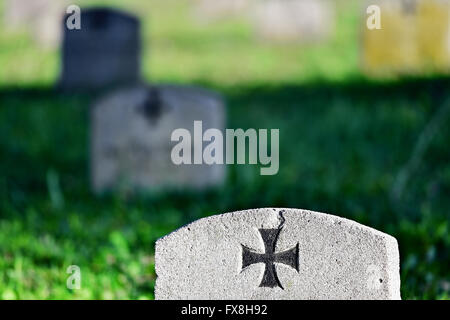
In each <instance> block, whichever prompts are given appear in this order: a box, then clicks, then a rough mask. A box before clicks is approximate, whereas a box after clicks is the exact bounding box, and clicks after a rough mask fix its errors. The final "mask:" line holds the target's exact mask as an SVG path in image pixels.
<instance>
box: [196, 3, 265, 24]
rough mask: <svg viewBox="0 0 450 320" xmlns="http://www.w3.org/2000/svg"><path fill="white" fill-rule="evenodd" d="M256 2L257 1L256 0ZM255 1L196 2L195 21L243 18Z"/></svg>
mask: <svg viewBox="0 0 450 320" xmlns="http://www.w3.org/2000/svg"><path fill="white" fill-rule="evenodd" d="M256 1H258V0H256ZM254 2H255V0H197V1H195V3H194V6H193V9H194V14H195V18H196V20H197V21H205V22H211V21H218V20H221V19H229V18H236V17H239V16H245V15H247V13H248V12H249V11H251V9H252V8H253V4H254Z"/></svg>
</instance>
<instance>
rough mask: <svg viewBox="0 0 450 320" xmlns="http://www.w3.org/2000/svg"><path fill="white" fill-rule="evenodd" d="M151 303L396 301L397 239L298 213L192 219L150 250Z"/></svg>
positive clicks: (280, 211)
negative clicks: (153, 283) (153, 280)
mask: <svg viewBox="0 0 450 320" xmlns="http://www.w3.org/2000/svg"><path fill="white" fill-rule="evenodd" d="M155 268H156V274H157V279H156V286H155V298H156V299H252V300H253V299H261V300H271V299H400V275H399V252H398V245H397V241H396V239H395V238H393V237H391V236H389V235H387V234H385V233H382V232H379V231H377V230H375V229H372V228H369V227H366V226H363V225H361V224H358V223H356V222H354V221H350V220H347V219H343V218H340V217H337V216H333V215H328V214H323V213H318V212H311V211H307V210H299V209H274V208H264V209H254V210H245V211H239V212H231V213H225V214H222V215H216V216H211V217H207V218H203V219H200V220H197V221H195V222H193V223H191V224H188V225H186V226H184V227H182V228H180V229H178V230H176V231H174V232H172V233H171V234H169V235H167V236H165V237H163V238H161V239H159V240H158V241H157V242H156V246H155Z"/></svg>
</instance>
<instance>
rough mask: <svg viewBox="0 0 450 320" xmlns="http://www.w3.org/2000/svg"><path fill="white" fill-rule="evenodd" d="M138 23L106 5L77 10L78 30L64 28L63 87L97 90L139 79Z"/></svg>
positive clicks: (126, 14) (129, 16)
mask: <svg viewBox="0 0 450 320" xmlns="http://www.w3.org/2000/svg"><path fill="white" fill-rule="evenodd" d="M140 46H141V44H140V24H139V21H138V19H137V18H136V17H134V16H132V15H130V14H128V13H125V12H122V11H119V10H115V9H109V8H91V9H83V8H82V9H81V29H80V30H76V29H74V30H69V29H68V28H64V38H63V48H62V75H61V79H60V86H61V87H62V88H63V89H88V90H97V89H102V88H105V87H111V86H116V85H123V84H131V83H137V82H139V80H140V49H141V48H140Z"/></svg>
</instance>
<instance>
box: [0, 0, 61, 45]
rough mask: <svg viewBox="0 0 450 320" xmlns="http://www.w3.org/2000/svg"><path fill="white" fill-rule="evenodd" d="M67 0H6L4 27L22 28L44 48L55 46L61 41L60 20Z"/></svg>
mask: <svg viewBox="0 0 450 320" xmlns="http://www.w3.org/2000/svg"><path fill="white" fill-rule="evenodd" d="M68 4H69V2H68V0H32V1H30V0H7V1H6V2H5V8H4V23H5V29H6V30H8V31H15V30H24V31H26V32H29V33H30V34H31V35H32V37H33V39H34V40H35V41H36V42H37V43H38V44H39V45H40V46H41V47H44V48H54V47H57V46H58V45H59V43H60V41H61V28H60V25H61V22H62V21H63V17H64V14H65V9H66V7H67V6H68Z"/></svg>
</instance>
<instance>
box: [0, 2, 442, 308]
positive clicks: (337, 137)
mask: <svg viewBox="0 0 450 320" xmlns="http://www.w3.org/2000/svg"><path fill="white" fill-rule="evenodd" d="M388 2H390V3H386V1H381V0H376V1H371V2H370V3H369V2H367V3H366V2H364V1H358V0H334V1H319V0H285V1H283V0H229V1H223V0H217V1H214V0H146V1H143V0H128V1H120V0H115V1H113V0H111V1H107V0H105V1H91V0H85V1H70V2H65V1H63V0H61V1H59V0H54V1H51V0H47V1H45V0H39V1H31V0H29V1H27V0H22V1H20V0H12V1H8V0H2V1H0V298H2V299H152V298H153V290H154V280H155V273H154V256H153V254H154V242H155V241H156V239H158V238H159V237H161V236H163V235H165V234H167V233H169V232H171V231H173V230H174V229H175V228H178V227H180V226H181V225H183V224H185V223H187V222H190V221H192V220H195V219H198V218H201V217H204V216H208V215H213V214H220V213H224V212H230V211H234V210H240V209H249V208H257V207H292V208H303V209H308V210H314V211H320V212H326V213H331V214H335V215H338V216H341V217H345V218H349V219H353V220H355V221H358V222H360V223H362V224H365V225H368V226H370V227H373V228H376V229H379V230H381V231H383V232H386V233H389V234H391V235H393V236H394V237H396V238H397V240H398V241H399V248H400V258H401V280H402V284H401V293H402V298H403V299H449V298H450V235H449V222H450V152H449V142H450V126H449V124H450V91H449V85H450V77H449V71H450V36H449V32H450V31H449V30H450V19H449V12H450V9H449V1H447V0H426V1H419V0H416V1H414V0H410V1H406V0H391V1H388ZM32 3H33V4H32ZM372 3H374V4H375V3H377V4H379V5H380V7H381V27H382V29H381V30H369V29H368V28H367V27H366V20H367V18H368V17H369V16H370V15H369V14H367V13H366V9H367V6H368V5H369V4H372ZM70 4H77V5H79V6H80V7H81V12H82V14H83V10H84V9H85V8H86V9H87V8H89V7H92V6H102V7H106V8H114V9H117V10H120V11H124V12H126V13H127V14H129V15H133V16H136V17H137V19H138V21H139V26H138V28H139V30H140V33H139V39H140V45H138V48H139V52H140V53H139V56H138V59H139V64H140V65H139V73H140V74H139V78H140V79H141V80H140V81H143V82H145V83H148V84H161V83H170V84H178V85H181V86H184V85H189V86H199V87H202V88H207V89H209V90H212V91H215V92H218V93H220V94H221V95H222V97H223V99H224V101H225V113H226V128H243V129H247V128H257V129H258V128H265V129H280V169H279V172H278V174H277V175H275V176H261V175H260V174H259V166H251V165H230V166H227V171H226V176H225V178H224V180H223V182H222V183H220V184H217V185H215V186H213V187H210V188H203V189H201V190H198V189H196V188H183V189H175V188H148V190H144V191H143V190H141V192H137V193H136V192H130V191H129V190H127V189H125V190H124V189H117V190H115V191H111V192H107V193H102V194H97V193H95V192H93V191H92V188H91V181H90V176H89V172H90V149H89V143H90V142H89V141H90V136H91V132H90V121H91V119H90V108H91V106H92V104H93V102H94V101H95V100H96V99H98V98H99V96H101V94H102V92H103V91H101V90H84V91H83V90H71V89H70V88H69V89H67V88H66V90H62V89H61V88H60V85H59V84H60V79H61V73H62V68H63V67H62V66H63V64H64V61H63V60H64V53H63V51H64V50H63V39H64V32H67V31H64V30H63V29H64V28H63V26H64V24H63V22H62V17H63V15H64V13H65V10H66V8H67V7H68V6H69V5H70ZM81 30H83V16H82V20H81ZM80 32H81V31H80ZM118 34H119V33H117V31H116V33H114V32H113V33H112V35H113V36H112V39H113V40H114V38H115V37H117V38H118V37H119V36H118ZM115 35H116V36H115ZM80 54H82V53H80ZM88 89H89V88H88ZM70 265H78V266H79V267H80V268H81V272H82V286H81V289H79V290H69V289H68V288H67V287H66V279H67V277H68V274H67V273H66V269H67V267H68V266H70Z"/></svg>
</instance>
